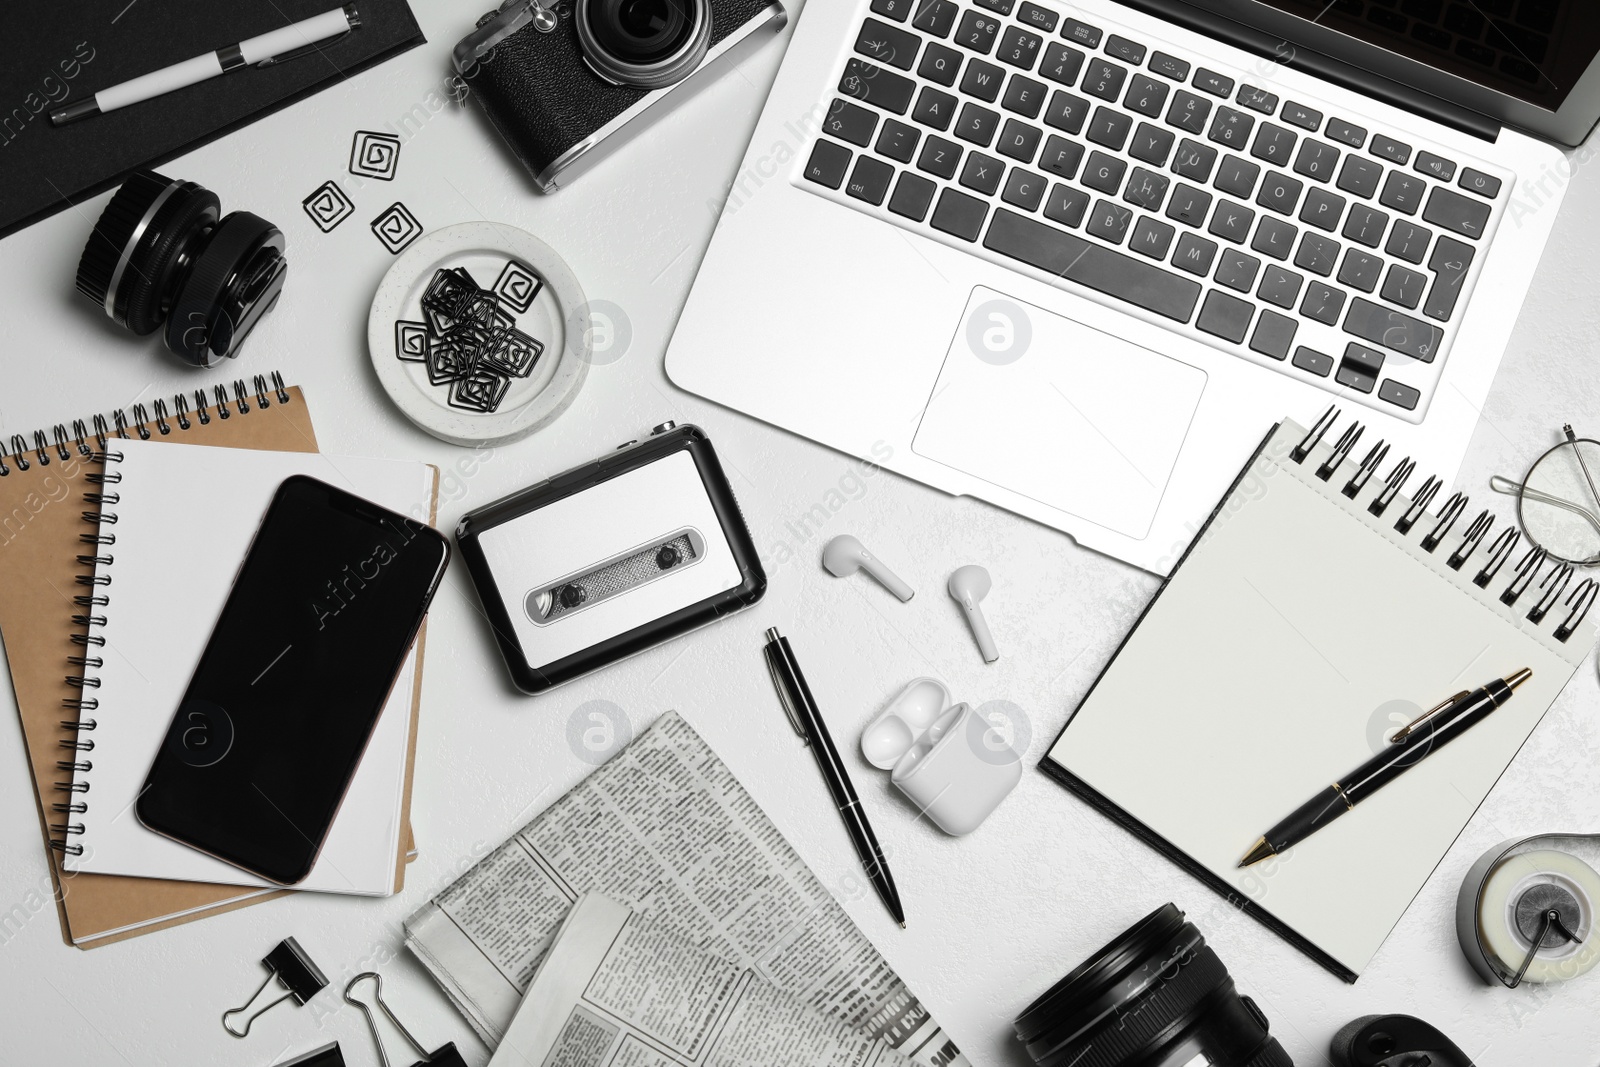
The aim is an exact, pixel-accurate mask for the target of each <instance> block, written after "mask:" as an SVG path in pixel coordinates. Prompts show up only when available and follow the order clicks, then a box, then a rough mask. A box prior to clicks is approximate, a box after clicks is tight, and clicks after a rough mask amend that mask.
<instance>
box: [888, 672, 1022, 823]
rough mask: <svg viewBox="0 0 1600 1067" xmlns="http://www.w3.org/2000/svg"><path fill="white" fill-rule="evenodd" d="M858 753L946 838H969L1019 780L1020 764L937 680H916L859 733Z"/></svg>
mask: <svg viewBox="0 0 1600 1067" xmlns="http://www.w3.org/2000/svg"><path fill="white" fill-rule="evenodd" d="M861 754H862V755H863V756H865V757H866V758H867V762H868V763H870V764H872V765H873V766H874V767H878V768H881V769H883V770H886V771H889V772H890V775H889V780H890V781H891V782H893V783H894V785H895V788H897V789H899V790H900V792H902V793H904V794H905V795H906V796H907V797H909V798H910V799H911V802H912V803H913V804H915V805H916V806H917V808H918V809H919V810H920V811H922V813H923V814H925V815H926V816H927V817H928V818H930V819H932V820H933V824H934V825H935V826H937V827H938V828H939V829H941V830H943V831H944V832H945V833H947V834H952V835H955V836H960V835H961V834H967V833H971V832H972V831H973V830H976V829H977V828H978V824H979V823H981V822H983V820H984V819H987V818H988V817H989V813H990V812H991V811H993V810H994V809H995V808H997V807H999V806H1000V802H1001V801H1002V800H1004V799H1005V798H1006V795H1007V794H1008V793H1010V792H1011V790H1012V789H1013V788H1014V787H1015V786H1016V784H1017V782H1018V781H1020V780H1021V779H1022V758H1021V757H1020V756H1018V755H1017V753H1016V752H1015V751H1013V750H1012V749H1011V748H1010V746H1008V745H1007V744H1006V743H1005V742H1004V741H1003V740H1002V739H1001V738H1000V736H999V735H998V734H997V733H995V731H994V728H993V727H992V726H990V725H989V723H988V721H987V720H985V719H983V718H982V717H981V716H979V715H978V713H977V712H976V711H974V710H973V709H972V708H971V707H970V706H969V705H967V704H965V703H962V704H954V705H952V704H951V703H950V690H949V689H948V688H946V686H945V684H944V683H943V682H941V681H939V680H938V679H937V678H915V679H913V680H912V681H911V682H910V683H909V684H907V685H906V687H905V688H904V689H902V690H900V695H899V696H897V697H895V698H894V700H892V701H890V702H889V706H888V707H887V708H885V709H884V710H883V711H882V712H880V713H879V714H878V716H877V718H875V719H873V720H872V722H870V723H868V724H867V728H866V730H865V731H863V732H862V734H861Z"/></svg>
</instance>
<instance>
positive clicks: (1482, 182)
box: [1456, 167, 1500, 200]
mask: <svg viewBox="0 0 1600 1067" xmlns="http://www.w3.org/2000/svg"><path fill="white" fill-rule="evenodd" d="M1456 184H1457V185H1459V186H1461V188H1463V189H1465V190H1466V191H1467V192H1469V193H1477V194H1478V195H1479V196H1486V197H1488V198H1489V199H1490V200H1493V199H1494V198H1495V197H1497V196H1499V195H1500V179H1499V178H1496V177H1494V176H1493V175H1491V174H1485V173H1484V172H1483V171H1481V170H1473V169H1472V168H1471V167H1463V168H1461V180H1460V181H1458V182H1457V183H1456Z"/></svg>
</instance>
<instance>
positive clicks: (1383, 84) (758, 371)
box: [666, 0, 1600, 574]
mask: <svg viewBox="0 0 1600 1067" xmlns="http://www.w3.org/2000/svg"><path fill="white" fill-rule="evenodd" d="M1597 52H1600V4H1594V3H1592V2H1578V0H1124V2H1121V3H1116V2H1111V0H1080V2H1072V3H1066V2H1061V0H830V2H829V3H811V4H807V5H806V6H805V9H804V11H803V12H802V13H801V15H800V17H799V19H798V22H797V25H796V27H795V30H794V35H793V38H792V40H791V42H790V44H789V48H788V52H787V54H786V55H785V57H784V60H783V63H782V66H781V68H780V70H779V72H778V75H777V80H776V82H775V83H774V85H773V88H772V92H771V95H770V96H769V97H768V99H767V102H766V105H765V108H764V110H763V112H762V115H761V118H760V120H759V122H758V123H757V126H756V129H755V132H754V135H753V137H752V138H751V141H750V146H749V149H748V150H747V152H746V154H745V157H744V160H743V162H742V164H741V165H740V167H739V170H738V172H737V174H736V175H735V176H734V179H733V181H732V183H731V186H730V188H729V191H728V196H727V200H726V202H725V204H724V205H723V208H722V212H721V215H720V217H719V221H718V225H717V229H716V232H715V234H714V236H713V238H712V241H711V244H710V246H709V248H708V249H707V252H706V255H705V258H704V261H703V263H702V265H701V267H700V271H699V274H698V275H697V277H696V280H695V283H694V286H693V289H692V291H691V293H690V296H689V299H688V302H687V305H686V307H685V308H684V311H683V314H682V316H681V318H680V320H679V323H678V325H677V328H676V330H675V333H674V335H673V338H672V341H671V344H670V347H669V349H668V352H667V356H666V369H667V373H668V376H669V377H670V378H671V379H672V380H673V382H675V383H676V384H677V385H679V386H681V387H682V388H684V389H686V390H688V391H690V392H693V393H696V394H699V395H701V396H703V397H706V398H708V399H711V400H714V401H717V402H719V403H721V404H724V405H727V406H729V407H731V408H735V409H737V410H739V411H741V412H745V413H748V414H750V415H752V416H754V417H756V418H758V419H762V420H765V421H767V422H769V423H772V424H774V425H776V426H780V427H783V428H786V429H788V430H791V431H793V432H795V433H798V434H802V435H804V436H806V437H808V438H811V439H813V440H816V441H819V442H822V443H823V444H826V445H830V446H832V447H834V448H837V449H841V450H843V451H845V452H848V453H852V454H854V455H857V456H861V457H865V458H867V459H869V460H871V461H872V462H874V463H878V464H881V465H882V466H884V467H887V468H889V469H891V470H894V471H897V472H899V473H901V474H903V475H906V476H908V477H910V478H914V479H917V480H919V481H922V482H925V483H927V484H928V485H931V486H935V487H937V488H939V489H942V490H944V491H946V492H949V493H952V494H958V495H967V496H972V497H976V498H980V499H982V500H985V501H988V502H990V503H992V504H994V505H997V506H999V507H1002V508H1006V509H1009V510H1011V511H1013V512H1016V513H1019V514H1021V515H1025V516H1028V517H1029V518H1032V519H1035V520H1037V521H1039V522H1041V523H1045V524H1047V525H1049V526H1052V527H1055V528H1057V529H1059V530H1062V531H1064V532H1066V533H1067V534H1069V535H1071V536H1072V537H1073V538H1074V539H1075V540H1077V541H1078V542H1079V543H1080V544H1082V545H1085V546H1087V547H1089V548H1092V549H1095V550H1098V551H1102V552H1106V553H1109V554H1111V555H1114V556H1116V557H1118V558H1120V559H1123V560H1126V561H1128V562H1130V563H1133V564H1135V565H1137V566H1139V567H1142V568H1145V569H1147V570H1150V571H1154V572H1156V573H1161V574H1164V573H1166V572H1168V571H1169V570H1170V569H1171V567H1172V566H1173V565H1174V563H1175V562H1176V561H1177V559H1178V557H1179V555H1181V553H1182V552H1183V550H1184V548H1185V547H1186V546H1187V545H1188V543H1189V541H1190V540H1191V539H1192V538H1193V536H1194V533H1195V531H1196V530H1198V529H1199V527H1200V526H1201V524H1202V523H1203V522H1204V521H1205V518H1206V516H1207V515H1208V514H1209V512H1210V510H1211V509H1212V507H1213V506H1214V505H1215V503H1216V501H1217V500H1218V499H1219V498H1221V497H1222V495H1223V493H1224V491H1225V490H1226V488H1227V485H1228V482H1229V480H1230V479H1231V477H1232V475H1233V472H1236V471H1237V470H1238V469H1239V467H1240V465H1241V464H1242V463H1243V462H1244V460H1245V459H1246V458H1247V457H1248V456H1249V455H1250V453H1251V451H1252V450H1253V449H1254V448H1255V446H1256V445H1257V444H1258V443H1259V442H1260V440H1261V437H1262V435H1263V434H1264V433H1265V432H1266V431H1267V430H1268V428H1269V427H1270V426H1271V425H1273V424H1274V423H1275V422H1276V421H1277V420H1278V419H1280V418H1282V417H1283V416H1284V415H1285V414H1288V415H1291V416H1294V417H1296V418H1300V419H1302V420H1306V421H1307V424H1308V425H1309V423H1310V422H1312V421H1315V419H1316V416H1317V414H1318V413H1319V412H1321V411H1322V410H1323V409H1325V408H1327V407H1328V406H1329V405H1330V404H1331V403H1338V404H1340V405H1343V406H1347V407H1348V406H1352V405H1354V406H1357V407H1358V408H1359V409H1360V411H1361V415H1362V421H1363V422H1364V424H1365V432H1364V436H1363V438H1362V440H1361V441H1359V442H1356V443H1355V444H1354V445H1352V447H1351V450H1350V451H1351V457H1352V459H1353V460H1356V461H1360V460H1362V459H1365V458H1367V457H1368V456H1369V455H1372V456H1376V455H1378V454H1381V452H1382V449H1384V448H1387V449H1388V454H1387V458H1388V460H1389V461H1390V462H1393V461H1394V460H1397V459H1399V458H1400V457H1403V456H1411V457H1413V458H1415V459H1416V460H1417V461H1418V466H1420V467H1422V468H1423V469H1429V470H1439V471H1441V472H1443V473H1442V475H1441V476H1442V477H1444V478H1446V480H1447V481H1449V480H1451V479H1453V477H1454V475H1455V473H1456V471H1457V470H1458V468H1459V466H1460V462H1461V459H1462V456H1463V453H1464V452H1465V450H1466V447H1467V444H1468V440H1469V438H1470V436H1471V434H1472V432H1473V429H1474V427H1475V426H1476V424H1477V421H1478V417H1479V411H1480V409H1481V408H1482V406H1483V403H1484V399H1485V397H1486V396H1487V394H1488V391H1489V388H1490V385H1491V383H1492V382H1493V379H1494V374H1495V370H1496V367H1497V365H1498V362H1499V360H1500V357H1501V353H1502V351H1503V349H1504V347H1505V345H1506V343H1507V340H1508V338H1509V337H1510V334H1511V330H1512V327H1513V325H1514V324H1515V322H1516V318H1517V313H1518V309H1519V307H1520V305H1521V303H1522V301H1523V298H1524V296H1525V295H1526V292H1527V290H1528V287H1529V285H1530V283H1531V281H1532V278H1533V275H1534V270H1535V267H1536V266H1537V264H1538V261H1539V257H1540V254H1541V252H1542V250H1543V248H1544V246H1545V244H1546V241H1547V240H1548V238H1549V235H1550V233H1551V229H1552V226H1553V225H1554V222H1555V218H1556V215H1557V209H1558V208H1559V206H1560V202H1561V198H1562V195H1563V192H1564V189H1565V184H1566V178H1565V177H1564V176H1565V175H1569V174H1570V169H1568V165H1567V163H1566V160H1565V159H1564V157H1563V155H1562V153H1561V151H1560V149H1559V148H1558V147H1557V145H1558V144H1575V143H1578V142H1580V141H1581V140H1582V139H1583V138H1584V137H1585V136H1586V135H1587V134H1588V132H1589V130H1590V129H1591V128H1592V127H1593V126H1594V125H1595V122H1596V120H1597V118H1600V65H1597V64H1596V63H1595V57H1596V53H1597Z"/></svg>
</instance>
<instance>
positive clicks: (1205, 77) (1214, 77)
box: [1194, 67, 1233, 100]
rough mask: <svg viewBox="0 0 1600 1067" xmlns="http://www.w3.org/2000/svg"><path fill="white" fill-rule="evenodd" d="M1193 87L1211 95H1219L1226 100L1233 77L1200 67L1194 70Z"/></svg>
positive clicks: (1231, 89)
mask: <svg viewBox="0 0 1600 1067" xmlns="http://www.w3.org/2000/svg"><path fill="white" fill-rule="evenodd" d="M1194 87H1195V88H1196V89H1199V90H1200V91H1202V92H1207V93H1210V94H1211V95H1212V96H1220V97H1222V98H1223V99H1224V100H1226V99H1227V98H1228V96H1229V94H1230V93H1232V92H1233V79H1232V78H1229V77H1227V76H1226V75H1223V74H1218V73H1217V72H1216V71H1214V70H1207V69H1206V68H1204V67H1201V68H1200V69H1199V70H1197V71H1195V72H1194Z"/></svg>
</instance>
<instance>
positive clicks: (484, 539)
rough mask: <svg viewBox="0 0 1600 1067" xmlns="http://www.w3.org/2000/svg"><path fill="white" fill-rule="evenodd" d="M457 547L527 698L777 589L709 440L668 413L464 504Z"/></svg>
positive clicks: (507, 660) (695, 626)
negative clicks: (472, 506) (508, 490)
mask: <svg viewBox="0 0 1600 1067" xmlns="http://www.w3.org/2000/svg"><path fill="white" fill-rule="evenodd" d="M456 543H457V544H458V545H459V546H460V549H461V558H462V559H463V560H464V561H465V563H466V565H467V569H468V571H469V572H470V573H471V575H472V582H473V584H474V585H475V586H476V587H477V589H478V597H479V599H480V600H481V601H482V603H483V608H484V612H485V613H486V614H487V615H488V617H489V622H490V623H491V625H492V626H493V627H494V634H495V639H496V641H498V643H499V645H500V652H501V654H502V655H503V656H504V657H505V661H506V666H507V667H508V668H509V669H510V671H511V678H512V681H514V682H515V683H516V685H517V688H518V689H521V690H522V691H523V692H524V693H541V692H544V691H545V690H547V689H551V688H553V687H555V686H558V685H561V684H562V683H563V682H569V681H571V680H573V679H574V678H578V677H581V676H582V675H585V674H588V673H589V672H591V671H595V670H599V669H600V668H601V667H605V666H608V665H610V664H612V663H615V662H617V661H618V660H620V659H624V658H626V657H628V656H632V655H634V654H636V653H639V652H643V651H645V650H646V649H649V648H653V647H655V646H656V645H658V644H661V643H662V642H663V641H669V640H671V639H672V638H674V637H678V636H681V635H683V634H686V633H688V632H689V631H690V630H694V629H697V628H698V627H701V626H704V625H705V624H707V623H710V622H714V621H716V620H717V619H719V618H722V617H723V616H725V615H728V614H731V613H732V612H735V611H738V610H739V609H741V608H745V607H748V606H749V605H751V604H754V603H755V602H756V601H758V600H760V599H761V595H762V594H763V593H764V592H766V588H767V576H766V574H765V572H763V571H762V569H761V560H760V559H759V558H758V557H757V555H756V549H755V544H754V543H753V542H752V541H751V540H750V531H749V530H748V529H747V528H746V527H745V524H744V517H743V516H742V515H741V514H740V513H739V504H738V502H737V501H736V500H734V497H733V489H732V487H731V486H729V484H728V479H727V476H726V475H724V474H723V472H722V465H721V464H720V463H719V462H718V461H717V454H716V451H715V450H714V449H713V448H712V447H711V440H710V438H708V437H707V436H706V435H705V432H704V431H702V430H701V429H700V428H699V427H697V426H675V425H674V424H673V423H670V422H668V423H663V424H662V425H660V426H657V427H656V428H655V429H654V430H652V431H651V432H650V435H649V436H648V437H646V438H645V439H643V440H641V441H633V442H629V443H628V444H626V445H623V446H622V447H621V448H619V449H618V450H617V451H615V452H613V453H611V454H610V455H608V456H606V457H604V458H603V459H599V460H596V461H595V462H593V463H587V464H584V465H583V466H581V467H575V468H573V469H572V470H569V471H567V472H566V473H564V474H559V475H556V476H555V477H553V478H549V479H546V480H545V481H542V482H540V483H538V484H537V485H532V486H529V487H528V488H527V489H524V490H522V491H521V492H518V493H513V494H512V495H511V496H508V497H505V498H503V499H501V500H497V501H495V502H494V503H492V504H488V505H485V506H484V507H481V508H478V509H476V510H474V511H471V512H469V513H467V514H466V515H465V516H463V517H462V519H461V523H460V525H458V526H457V527H456Z"/></svg>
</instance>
